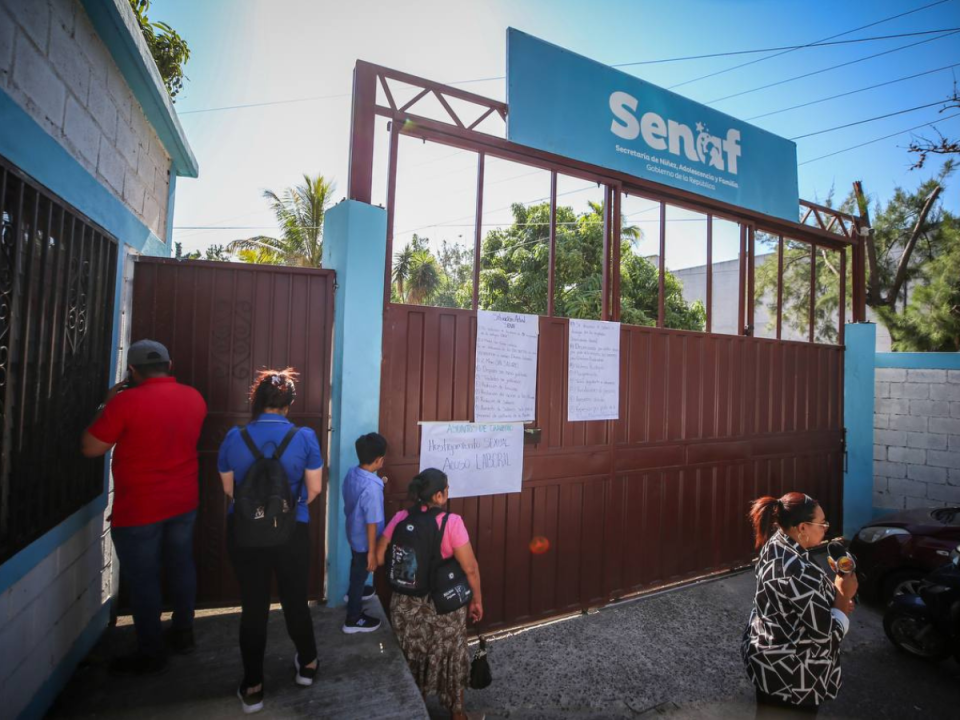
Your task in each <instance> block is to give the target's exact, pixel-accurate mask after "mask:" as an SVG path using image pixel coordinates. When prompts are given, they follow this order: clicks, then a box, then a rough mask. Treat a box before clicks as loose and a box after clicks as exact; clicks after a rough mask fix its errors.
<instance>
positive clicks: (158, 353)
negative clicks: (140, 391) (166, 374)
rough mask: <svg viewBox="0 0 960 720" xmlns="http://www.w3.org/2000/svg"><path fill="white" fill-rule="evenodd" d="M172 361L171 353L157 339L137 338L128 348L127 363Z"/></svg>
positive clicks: (134, 364) (135, 364)
mask: <svg viewBox="0 0 960 720" xmlns="http://www.w3.org/2000/svg"><path fill="white" fill-rule="evenodd" d="M158 362H170V353H169V352H167V349H166V348H165V347H164V346H163V345H161V344H160V343H158V342H157V341H156V340H137V341H136V342H135V343H133V345H131V346H130V349H129V350H127V365H133V366H134V367H136V366H137V365H149V364H151V363H158Z"/></svg>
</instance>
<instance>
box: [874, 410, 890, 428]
mask: <svg viewBox="0 0 960 720" xmlns="http://www.w3.org/2000/svg"><path fill="white" fill-rule="evenodd" d="M873 427H874V428H876V429H878V430H886V429H887V428H889V427H890V416H889V415H884V414H883V413H874V415H873Z"/></svg>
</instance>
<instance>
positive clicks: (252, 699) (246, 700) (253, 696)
mask: <svg viewBox="0 0 960 720" xmlns="http://www.w3.org/2000/svg"><path fill="white" fill-rule="evenodd" d="M237 697H238V698H240V707H242V708H243V712H244V714H246V715H250V714H251V713H255V712H260V711H261V710H263V685H261V686H260V689H259V690H258V691H257V692H255V693H248V692H247V688H246V686H245V685H244V684H243V683H240V687H238V688H237Z"/></svg>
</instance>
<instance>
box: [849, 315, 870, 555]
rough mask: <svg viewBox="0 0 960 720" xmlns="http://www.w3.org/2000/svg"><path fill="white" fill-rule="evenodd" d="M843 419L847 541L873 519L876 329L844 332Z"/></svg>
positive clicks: (865, 325)
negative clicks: (845, 444) (845, 436)
mask: <svg viewBox="0 0 960 720" xmlns="http://www.w3.org/2000/svg"><path fill="white" fill-rule="evenodd" d="M845 332H846V335H845V343H846V345H845V348H844V354H843V418H844V424H845V426H846V431H847V466H846V470H845V471H844V473H843V531H844V534H845V535H846V536H847V537H848V538H849V537H853V534H854V533H855V532H856V531H857V530H859V529H860V528H861V527H863V526H864V525H865V524H866V523H868V522H869V521H870V520H872V519H873V396H874V372H875V367H876V348H877V326H876V325H874V324H873V323H856V324H852V325H847V326H846V329H845Z"/></svg>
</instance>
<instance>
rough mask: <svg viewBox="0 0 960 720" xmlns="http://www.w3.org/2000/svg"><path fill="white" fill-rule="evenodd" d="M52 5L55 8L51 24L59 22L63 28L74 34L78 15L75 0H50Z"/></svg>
mask: <svg viewBox="0 0 960 720" xmlns="http://www.w3.org/2000/svg"><path fill="white" fill-rule="evenodd" d="M50 7H51V9H52V10H53V16H52V17H51V25H54V24H59V26H60V27H61V28H63V29H64V30H66V31H67V32H68V33H70V34H71V35H72V34H73V28H74V24H75V21H76V16H77V4H76V2H75V0H50ZM51 42H52V41H51Z"/></svg>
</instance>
